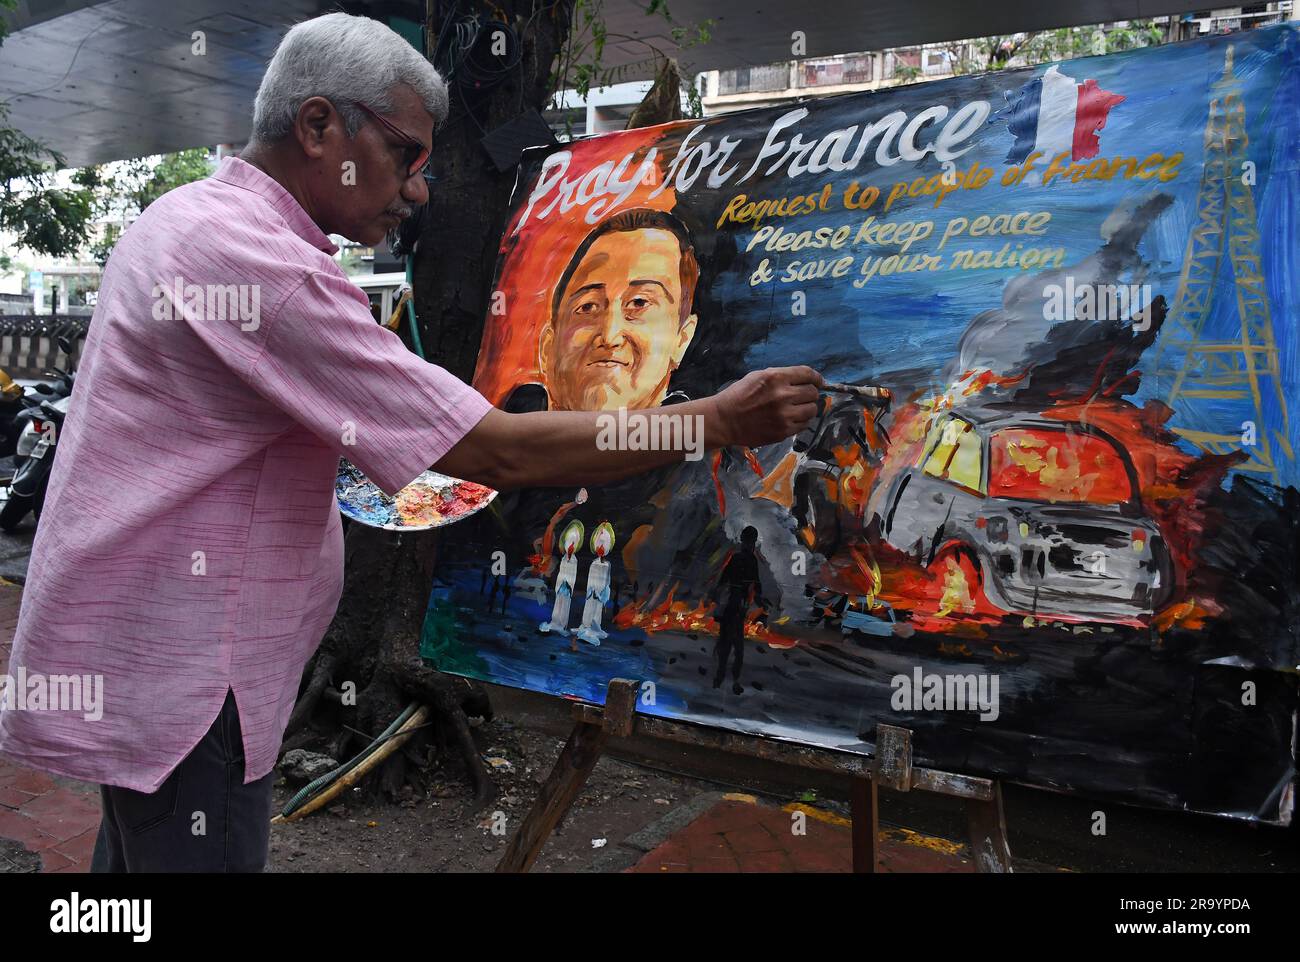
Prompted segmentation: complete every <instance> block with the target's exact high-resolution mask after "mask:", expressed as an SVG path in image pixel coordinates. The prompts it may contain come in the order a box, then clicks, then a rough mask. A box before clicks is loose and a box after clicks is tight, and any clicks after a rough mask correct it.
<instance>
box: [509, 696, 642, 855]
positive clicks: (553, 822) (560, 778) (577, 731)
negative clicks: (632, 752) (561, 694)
mask: <svg viewBox="0 0 1300 962" xmlns="http://www.w3.org/2000/svg"><path fill="white" fill-rule="evenodd" d="M636 696H637V683H636V682H635V681H629V680H628V679H626V678H615V679H613V680H612V681H610V683H609V688H608V690H607V691H606V694H605V707H604V710H603V715H602V719H601V722H600V723H599V724H597V723H595V722H591V721H580V722H578V723H577V724H576V725H574V726H573V731H572V732H571V733H570V734H569V740H568V741H566V742H565V743H564V748H563V749H561V750H560V757H559V758H557V759H556V760H555V767H553V768H552V769H551V773H550V774H549V775H547V776H546V781H545V782H543V783H542V787H541V788H540V789H539V790H538V792H537V798H535V799H534V800H533V807H532V808H530V809H529V810H528V814H527V815H525V816H524V820H523V821H522V822H520V823H519V828H518V830H517V831H516V832H515V834H514V835H513V836H511V838H510V841H509V842H508V843H507V845H506V850H505V853H504V854H503V855H502V856H501V861H500V862H498V863H497V867H496V871H498V872H527V871H528V870H529V869H530V868H532V865H533V863H534V862H535V861H537V856H538V855H540V854H541V852H542V846H543V845H545V844H546V840H547V839H548V838H550V837H551V833H552V832H554V831H555V827H556V826H557V825H558V824H559V823H560V821H561V820H562V819H563V818H564V815H565V813H566V812H568V810H569V807H570V806H571V805H572V804H573V800H574V799H576V798H577V797H578V793H579V792H581V791H582V786H583V785H585V784H586V783H587V777H588V776H589V775H591V770H592V769H593V768H595V767H596V763H597V762H598V761H600V756H601V753H602V752H603V751H604V750H605V742H606V741H608V740H609V737H610V736H611V735H613V736H614V737H616V738H626V737H628V736H629V735H631V734H632V730H633V725H634V723H635V713H636Z"/></svg>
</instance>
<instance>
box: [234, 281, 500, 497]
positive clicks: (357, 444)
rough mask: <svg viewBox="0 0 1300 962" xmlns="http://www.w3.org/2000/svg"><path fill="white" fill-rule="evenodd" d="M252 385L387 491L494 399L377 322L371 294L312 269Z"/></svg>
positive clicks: (275, 328)
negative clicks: (422, 356) (420, 354)
mask: <svg viewBox="0 0 1300 962" xmlns="http://www.w3.org/2000/svg"><path fill="white" fill-rule="evenodd" d="M247 377H248V381H249V384H250V386H251V387H252V388H253V389H254V390H256V391H257V392H258V393H259V394H261V395H262V396H263V397H265V398H267V399H268V400H269V401H271V402H272V403H273V404H275V405H276V406H277V407H278V408H280V409H281V410H283V411H284V412H286V413H287V414H288V415H289V416H291V417H292V418H294V420H296V421H298V422H299V423H300V424H302V425H303V426H304V427H306V428H307V429H308V430H310V431H311V432H312V433H313V434H315V435H317V436H318V437H319V438H321V439H322V440H323V441H325V442H326V443H328V444H331V445H333V446H335V447H337V448H338V450H339V453H340V454H341V455H343V456H344V457H346V458H348V459H349V460H350V461H352V462H353V463H354V464H355V465H357V467H359V468H361V470H362V471H364V472H365V473H366V475H367V476H368V477H369V478H370V479H371V480H372V481H374V482H375V484H377V485H379V487H380V488H382V489H383V490H384V491H386V492H387V493H389V494H392V493H394V492H396V491H397V490H398V489H400V488H402V487H403V486H405V485H406V484H409V483H410V482H411V481H412V480H414V479H415V477H416V476H417V475H419V473H420V472H421V471H424V470H425V469H426V468H428V467H430V466H431V465H433V464H435V463H436V462H437V461H438V460H439V459H440V458H441V457H442V456H443V455H444V454H446V453H447V452H448V451H449V450H450V449H451V448H452V447H454V446H455V445H456V443H457V442H458V441H460V440H461V438H463V437H464V436H465V435H466V434H467V433H469V431H470V430H471V429H473V427H474V426H475V425H476V424H478V422H479V421H481V420H482V419H483V417H484V415H486V414H487V412H488V411H489V410H490V409H491V407H492V405H491V404H490V403H489V402H488V400H487V399H486V398H484V397H483V395H481V394H479V393H478V392H477V391H475V390H474V389H473V388H472V387H470V386H469V385H467V384H466V383H465V382H464V381H461V380H460V379H459V378H457V377H456V376H454V375H453V374H451V373H449V372H448V371H446V370H444V369H443V368H441V367H438V366H437V365H436V364H430V363H428V362H427V361H424V360H421V359H420V358H419V357H418V356H416V355H415V354H412V353H411V352H410V351H409V350H407V348H406V346H405V345H404V344H403V343H402V341H401V339H400V338H398V337H397V335H395V334H394V333H393V332H392V331H389V330H388V329H387V328H385V327H383V326H382V325H379V324H376V323H375V320H374V318H373V317H372V315H371V313H370V306H369V303H368V301H367V299H366V296H365V294H363V293H362V292H361V290H360V289H358V288H357V287H356V286H355V285H353V284H351V283H349V282H348V281H347V280H346V279H345V278H342V277H334V276H331V275H329V274H324V273H321V272H312V273H310V274H308V276H307V278H306V279H305V280H304V281H303V282H302V284H301V285H299V286H298V288H297V290H295V291H294V292H293V293H292V294H291V295H290V296H289V297H288V298H286V299H285V301H284V303H283V304H282V305H279V307H278V309H277V310H276V311H275V315H274V317H272V318H269V319H268V329H267V330H266V331H265V332H264V340H263V341H262V344H261V350H260V351H259V352H258V354H257V357H256V359H255V360H254V361H253V363H252V365H251V367H250V368H249V369H248V374H247Z"/></svg>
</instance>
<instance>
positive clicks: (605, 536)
mask: <svg viewBox="0 0 1300 962" xmlns="http://www.w3.org/2000/svg"><path fill="white" fill-rule="evenodd" d="M613 549H614V526H613V525H611V524H610V523H609V522H608V521H602V522H601V523H600V524H598V525H596V530H595V531H593V532H592V533H591V550H592V553H593V554H595V556H596V559H595V560H594V561H593V562H592V563H591V567H590V568H588V569H587V592H586V595H587V603H586V604H585V605H584V606H583V608H582V626H581V627H580V628H578V630H577V631H575V632H574V638H575V639H576V638H581V639H582V640H583V641H585V642H587V644H589V645H599V644H600V641H601V639H602V638H608V637H609V632H607V631H605V630H604V629H603V628H602V627H601V626H600V622H601V617H602V615H603V614H604V612H605V605H607V604H609V562H608V561H606V560H605V556H606V555H608V554H609V553H610V552H611V551H612V550H613ZM574 648H575V649H576V648H577V642H576V641H575V642H574Z"/></svg>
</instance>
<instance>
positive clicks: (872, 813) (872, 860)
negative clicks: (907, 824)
mask: <svg viewBox="0 0 1300 962" xmlns="http://www.w3.org/2000/svg"><path fill="white" fill-rule="evenodd" d="M850 792H851V798H850V812H851V814H852V816H853V827H852V835H853V871H854V872H875V871H876V866H877V864H878V861H877V858H878V855H879V847H880V817H879V806H878V805H877V798H876V783H875V780H874V779H870V778H855V779H853V783H852V785H851V787H850Z"/></svg>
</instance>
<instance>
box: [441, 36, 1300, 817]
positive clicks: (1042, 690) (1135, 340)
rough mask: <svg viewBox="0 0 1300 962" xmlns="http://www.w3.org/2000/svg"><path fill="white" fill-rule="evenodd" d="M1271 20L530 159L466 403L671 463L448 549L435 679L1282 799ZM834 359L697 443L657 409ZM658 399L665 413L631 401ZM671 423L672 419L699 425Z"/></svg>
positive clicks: (1283, 57)
mask: <svg viewBox="0 0 1300 962" xmlns="http://www.w3.org/2000/svg"><path fill="white" fill-rule="evenodd" d="M1298 40H1300V36H1298V35H1297V31H1296V29H1295V28H1294V27H1293V26H1281V27H1275V28H1268V29H1264V30H1259V31H1255V32H1250V33H1242V34H1236V35H1232V36H1221V37H1213V38H1207V39H1204V40H1199V41H1194V42H1190V43H1184V44H1177V45H1172V46H1167V47H1160V48H1154V49H1149V50H1141V51H1134V52H1131V53H1124V54H1118V55H1112V56H1105V57H1095V58H1087V59H1081V60H1074V61H1069V62H1064V63H1060V64H1055V65H1050V66H1045V67H1038V68H1034V69H1027V70H1010V71H1003V72H996V73H991V74H985V75H978V76H970V77H961V78H955V79H952V80H947V81H942V82H935V83H923V84H916V85H911V86H905V87H899V88H895V89H891V90H886V91H881V92H875V93H864V94H852V95H845V96H840V97H831V98H824V99H817V100H808V101H806V102H801V103H797V104H786V105H782V106H778V107H773V108H768V109H761V110H751V111H745V112H740V113H733V114H727V115H723V116H717V117H712V118H709V119H706V120H684V121H681V122H677V123H672V124H668V125H664V126H659V127H653V128H648V129H640V130H631V131H625V132H621V133H614V134H608V135H604V136H599V137H594V138H590V139H586V140H581V141H577V142H574V143H570V144H565V145H562V146H561V147H558V148H555V149H551V150H543V151H540V152H536V153H533V154H526V155H525V160H524V163H523V165H522V167H521V170H520V175H519V182H518V187H517V190H516V193H515V196H514V198H513V200H512V209H511V215H510V220H509V225H508V227H507V229H506V232H505V234H504V237H503V239H502V241H501V247H500V258H499V262H498V268H497V275H496V281H495V289H494V296H493V301H492V311H491V315H490V316H489V317H488V319H487V328H486V332H485V335H484V339H483V343H482V348H481V352H480V356H479V363H478V369H477V373H476V376H475V385H476V386H477V388H478V389H479V390H481V391H482V392H483V393H484V394H485V395H486V396H487V397H488V398H489V399H490V400H491V401H492V402H493V403H494V404H496V405H497V406H499V407H501V408H503V409H505V410H507V411H536V410H596V411H602V412H607V413H608V417H607V418H606V419H604V423H605V424H606V425H607V427H608V431H607V432H603V435H607V436H604V437H603V441H604V442H605V443H608V444H609V445H610V446H611V447H620V446H621V447H637V446H642V447H649V446H653V445H664V446H671V447H673V448H674V449H675V450H680V451H681V452H682V455H681V458H680V459H679V460H678V461H677V462H676V463H674V464H673V465H672V466H671V467H669V468H665V469H662V470H659V471H655V472H652V473H650V474H647V475H645V476H642V477H637V478H634V479H632V480H628V481H625V482H621V483H617V484H610V485H604V486H596V485H588V486H586V487H574V488H566V489H539V490H527V491H521V492H509V493H502V495H501V496H500V497H498V498H496V499H495V500H493V501H492V502H491V503H490V504H489V505H488V506H487V508H485V509H484V510H482V511H480V512H479V513H478V514H476V515H474V516H473V517H472V518H469V519H468V520H465V521H463V522H460V523H458V524H457V525H456V526H455V527H454V528H452V529H448V531H447V532H446V533H445V534H443V535H442V536H441V540H440V567H439V569H438V572H437V577H436V582H435V584H434V586H433V591H432V594H431V597H430V604H429V612H428V617H427V620H426V625H425V632H424V637H423V639H422V651H423V653H424V655H425V657H426V658H427V659H428V660H429V661H430V663H432V664H434V665H436V666H437V667H439V668H441V669H443V670H446V671H450V672H456V673H461V674H464V675H468V676H470V677H474V678H478V679H483V680H487V681H491V682H496V683H501V684H505V685H510V686H517V687H521V688H527V689H532V690H535V691H540V692H547V693H552V694H555V695H560V696H569V697H576V698H582V699H589V700H593V701H597V702H599V701H602V700H603V697H604V692H605V687H606V685H607V683H608V681H609V680H610V679H611V678H615V677H623V678H633V679H637V680H639V681H641V682H642V698H641V701H640V703H639V706H638V707H639V709H640V710H641V711H643V712H648V713H651V714H655V715H661V716H667V717H671V718H674V719H679V720H684V721H688V722H695V723H701V724H706V725H711V726H719V727H722V728H726V729H731V730H736V731H742V732H748V733H755V734H759V735H764V736H769V737H774V738H781V739H789V740H794V741H797V742H800V743H803V744H808V745H816V746H824V747H828V748H834V749H839V750H843V751H848V752H859V753H870V752H871V751H872V747H873V739H874V737H875V730H876V726H877V725H878V724H880V723H888V724H892V725H901V726H903V727H906V728H910V729H912V730H913V732H914V746H915V752H916V755H917V763H918V764H923V765H929V766H934V767H937V768H940V769H945V770H950V771H958V772H964V773H969V774H978V775H987V776H992V777H997V778H1005V779H1012V780H1016V781H1021V782H1025V783H1029V784H1034V785H1040V786H1047V787H1053V788H1058V789H1061V790H1067V791H1077V792H1081V793H1086V794H1089V795H1091V796H1093V797H1099V798H1112V799H1117V800H1123V801H1128V802H1134V803H1139V804H1148V805H1157V806H1166V807H1173V808H1185V809H1189V810H1195V811H1203V812H1212V813H1216V814H1220V815H1225V816H1231V817H1237V818H1247V819H1255V820H1261V821H1273V822H1284V821H1287V820H1288V819H1289V817H1290V813H1291V809H1292V805H1293V789H1294V780H1295V764H1294V763H1295V755H1294V753H1295V726H1296V720H1295V719H1296V677H1297V674H1296V673H1297V666H1298V665H1300V644H1298V642H1297V617H1296V587H1297V539H1296V531H1297V508H1298V500H1297V492H1296V487H1295V485H1296V483H1297V464H1296V461H1295V459H1294V451H1295V448H1296V445H1297V441H1298V440H1300V439H1298V438H1297V422H1296V420H1293V419H1292V415H1294V414H1296V413H1297V412H1296V411H1294V410H1292V409H1293V408H1294V406H1295V404H1296V383H1297V346H1298V342H1297V331H1296V321H1297V316H1298V315H1297V311H1298V309H1300V302H1298V298H1297V280H1298V279H1300V237H1298V236H1297V219H1298V214H1300V151H1298V148H1297V145H1298V144H1300V110H1298V108H1300V69H1298V68H1300V54H1298V52H1297V41H1298ZM786 364H808V365H811V366H813V367H815V368H816V369H818V370H819V371H820V372H821V373H822V374H823V375H824V376H825V377H826V378H827V380H828V381H834V382H838V387H837V389H836V390H833V391H828V392H827V393H826V395H825V399H824V403H823V405H822V410H821V414H820V416H819V417H818V418H817V420H816V421H815V422H814V423H813V425H812V426H811V427H810V428H809V429H808V430H807V431H806V432H804V433H803V434H802V435H800V436H799V437H796V438H794V439H792V440H790V441H787V442H785V443H782V444H775V445H771V446H769V447H764V448H760V449H757V450H749V449H740V448H727V449H723V450H720V451H713V452H707V451H706V450H705V449H704V447H703V445H702V444H701V443H700V439H699V437H698V434H697V432H696V431H694V430H693V426H692V425H691V424H689V423H685V420H684V419H681V418H678V419H676V420H674V419H673V418H672V417H671V416H670V415H671V412H672V408H673V405H674V404H675V403H677V402H680V401H682V400H685V399H691V398H698V397H702V396H705V395H708V394H711V393H714V392H716V391H717V390H719V389H721V388H723V387H725V386H726V385H727V384H729V383H731V382H733V381H735V380H736V379H737V378H739V377H741V376H743V375H744V374H745V373H746V372H748V371H750V370H753V369H757V368H762V367H768V366H780V365H786ZM660 405H662V406H663V409H662V411H661V412H659V415H658V416H657V417H648V416H647V415H646V413H645V412H646V411H647V409H649V408H653V407H656V406H660ZM705 440H707V439H705Z"/></svg>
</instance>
